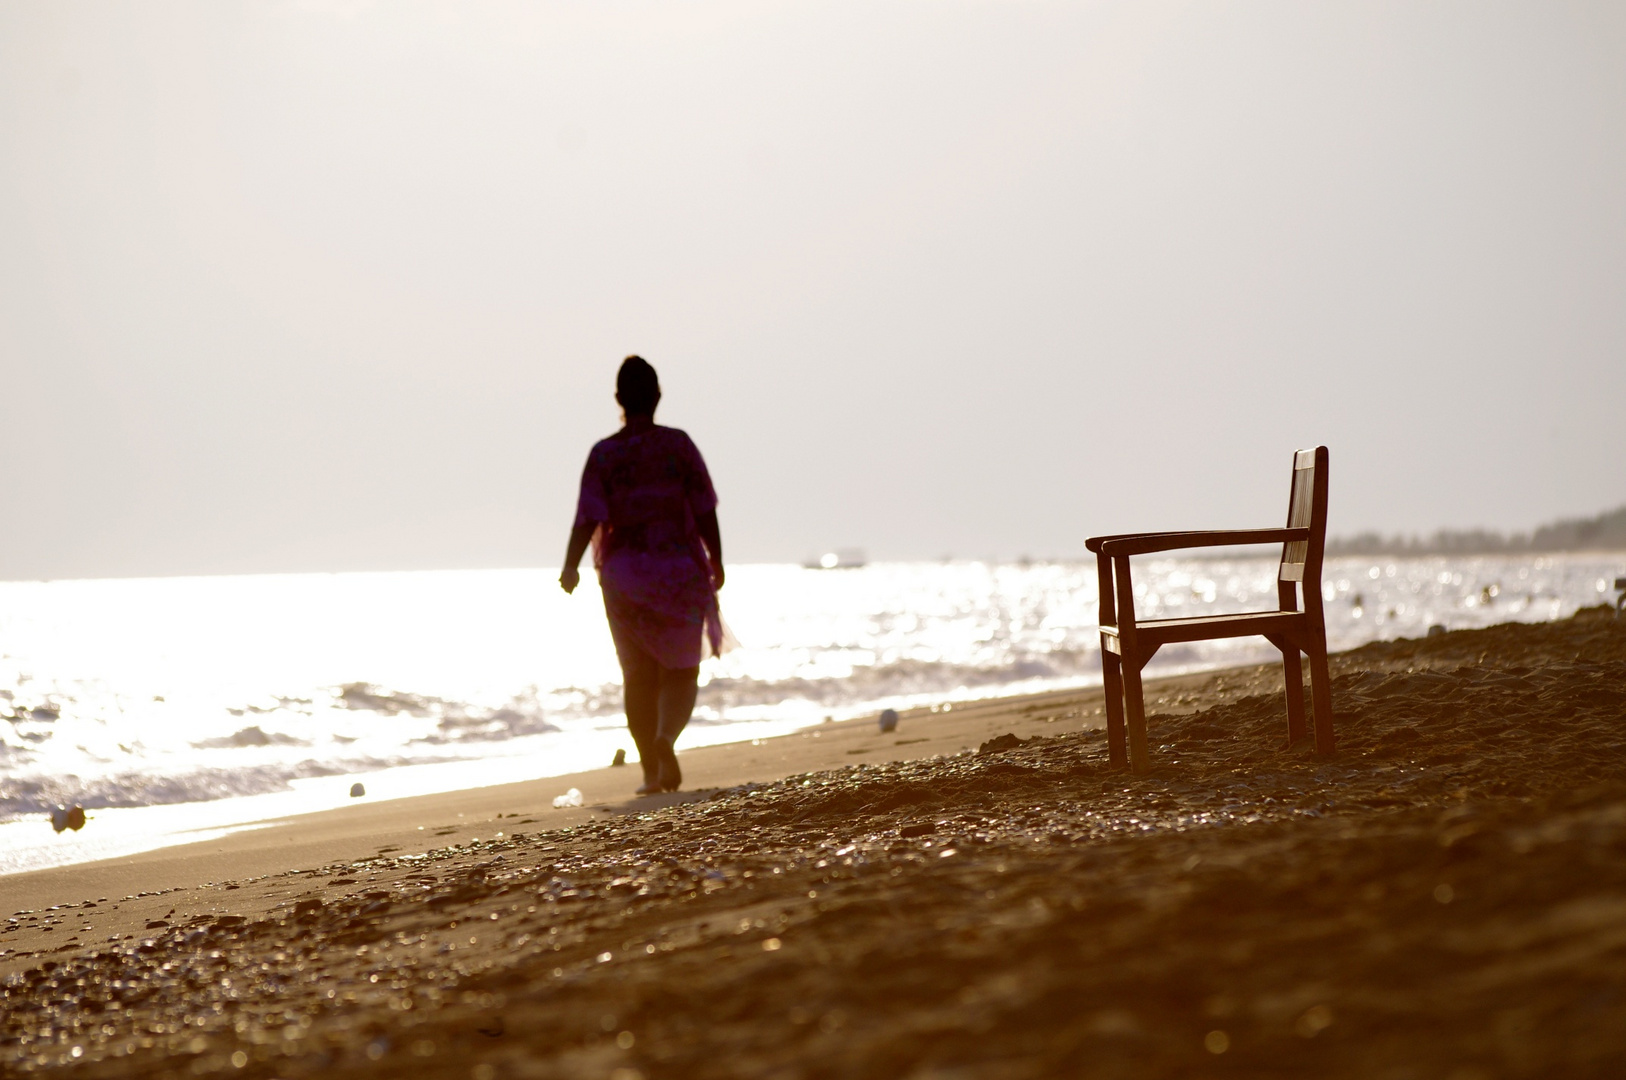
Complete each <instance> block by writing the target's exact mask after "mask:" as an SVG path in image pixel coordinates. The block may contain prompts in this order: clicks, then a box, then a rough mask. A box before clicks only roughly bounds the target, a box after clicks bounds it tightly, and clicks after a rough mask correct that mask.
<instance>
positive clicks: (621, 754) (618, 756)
mask: <svg viewBox="0 0 1626 1080" xmlns="http://www.w3.org/2000/svg"><path fill="white" fill-rule="evenodd" d="M626 763H627V752H626V750H624V749H622V748H619V747H618V748H617V749H616V751H615V758H614V759H613V760H612V761H611V762H610V767H611V768H614V767H616V766H618V765H625V764H626Z"/></svg>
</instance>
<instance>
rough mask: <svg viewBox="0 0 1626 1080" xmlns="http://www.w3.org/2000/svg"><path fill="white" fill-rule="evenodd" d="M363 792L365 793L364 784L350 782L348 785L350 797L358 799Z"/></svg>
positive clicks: (365, 787) (365, 786)
mask: <svg viewBox="0 0 1626 1080" xmlns="http://www.w3.org/2000/svg"><path fill="white" fill-rule="evenodd" d="M365 794H367V785H365V784H351V785H350V797H351V798H352V799H359V798H361V797H362V796H363V795H365Z"/></svg>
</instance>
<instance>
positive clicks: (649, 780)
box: [635, 754, 665, 795]
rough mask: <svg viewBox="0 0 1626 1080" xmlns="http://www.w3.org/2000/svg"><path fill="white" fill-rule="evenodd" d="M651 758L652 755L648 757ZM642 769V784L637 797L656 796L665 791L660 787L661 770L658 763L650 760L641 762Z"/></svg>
mask: <svg viewBox="0 0 1626 1080" xmlns="http://www.w3.org/2000/svg"><path fill="white" fill-rule="evenodd" d="M648 756H649V757H651V758H652V757H653V756H654V755H653V754H651V755H648ZM640 764H642V765H643V767H644V782H643V783H642V784H640V785H639V787H638V790H637V792H635V794H638V795H658V794H660V793H661V792H662V791H664V790H665V789H664V788H662V787H661V769H660V765H659V763H657V762H655V761H652V760H644V761H641V762H640Z"/></svg>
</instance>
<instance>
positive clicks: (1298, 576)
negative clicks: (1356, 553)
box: [1279, 446, 1327, 582]
mask: <svg viewBox="0 0 1626 1080" xmlns="http://www.w3.org/2000/svg"><path fill="white" fill-rule="evenodd" d="M1287 527H1288V528H1289V529H1309V530H1310V539H1308V540H1295V541H1294V542H1292V543H1290V544H1283V545H1282V565H1281V572H1280V574H1279V578H1280V580H1282V581H1304V580H1306V572H1308V575H1309V577H1310V578H1311V579H1313V580H1315V581H1317V582H1319V581H1320V580H1321V553H1322V549H1323V548H1324V547H1325V545H1326V538H1327V448H1326V447H1325V446H1318V447H1316V448H1315V449H1314V450H1300V451H1299V452H1298V453H1296V454H1294V455H1293V488H1292V493H1291V494H1290V495H1289V496H1288V500H1287Z"/></svg>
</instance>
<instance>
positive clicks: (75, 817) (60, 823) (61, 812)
mask: <svg viewBox="0 0 1626 1080" xmlns="http://www.w3.org/2000/svg"><path fill="white" fill-rule="evenodd" d="M84 827H85V808H84V807H83V806H78V805H75V806H73V807H67V806H59V807H57V808H56V809H55V810H52V811H51V828H53V829H55V830H56V831H57V832H61V831H62V830H63V829H72V830H73V831H74V832H78V831H79V830H80V829H83V828H84Z"/></svg>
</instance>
